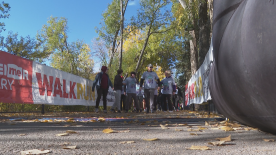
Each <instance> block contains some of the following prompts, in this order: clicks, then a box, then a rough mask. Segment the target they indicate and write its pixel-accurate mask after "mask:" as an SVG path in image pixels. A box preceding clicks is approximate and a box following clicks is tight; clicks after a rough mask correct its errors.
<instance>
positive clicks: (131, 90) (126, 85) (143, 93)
mask: <svg viewBox="0 0 276 155" xmlns="http://www.w3.org/2000/svg"><path fill="white" fill-rule="evenodd" d="M107 70H108V68H107V67H106V66H102V68H101V72H100V73H98V74H97V76H96V78H95V81H94V82H93V86H92V91H93V92H94V90H95V87H96V90H97V99H96V107H95V112H99V103H100V99H101V96H102V97H103V107H104V111H103V112H105V113H107V107H106V104H107V103H106V102H107V101H106V96H107V92H108V88H109V87H111V88H112V89H113V90H114V93H115V102H114V104H113V106H112V108H111V111H112V112H115V110H116V108H117V112H118V113H120V112H121V111H122V109H124V111H125V112H128V111H129V110H130V109H131V105H132V101H134V107H135V110H134V111H135V112H142V110H144V109H145V111H146V113H149V112H151V113H154V112H155V111H156V110H163V111H167V110H169V112H172V111H173V107H174V108H175V110H177V109H178V108H179V107H178V100H177V99H178V98H179V97H181V96H182V95H181V91H180V89H177V86H176V83H175V81H174V79H173V77H172V76H171V71H170V70H167V71H166V72H165V76H166V77H165V78H164V79H163V80H161V81H160V79H159V77H158V75H157V74H156V73H155V72H154V71H153V66H152V64H149V65H148V66H147V71H145V72H144V73H143V74H142V77H141V80H140V83H139V84H138V81H137V79H136V73H135V72H131V73H130V77H127V78H126V79H124V78H123V76H122V74H123V70H121V69H119V70H117V75H116V76H115V78H114V87H113V85H112V83H111V81H110V78H109V76H108V74H107V73H106V72H107ZM137 87H139V88H138V89H137ZM158 92H159V93H158ZM158 94H159V95H158ZM172 99H173V102H174V103H176V104H174V105H173V103H172ZM143 101H144V102H145V105H144V104H143Z"/></svg>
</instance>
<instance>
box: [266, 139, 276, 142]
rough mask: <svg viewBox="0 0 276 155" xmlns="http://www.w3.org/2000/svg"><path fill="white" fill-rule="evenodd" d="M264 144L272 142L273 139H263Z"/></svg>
mask: <svg viewBox="0 0 276 155" xmlns="http://www.w3.org/2000/svg"><path fill="white" fill-rule="evenodd" d="M264 141H265V142H274V141H275V140H274V139H264Z"/></svg>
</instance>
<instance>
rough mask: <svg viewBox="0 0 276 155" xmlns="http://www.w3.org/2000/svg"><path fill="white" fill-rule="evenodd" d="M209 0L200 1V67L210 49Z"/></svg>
mask: <svg viewBox="0 0 276 155" xmlns="http://www.w3.org/2000/svg"><path fill="white" fill-rule="evenodd" d="M207 3H208V0H204V1H200V3H199V22H198V23H199V42H198V43H199V44H198V47H199V53H198V67H200V66H201V64H202V63H203V61H204V59H205V55H206V54H207V52H208V50H209V46H210V43H209V39H210V26H209V19H208V5H207Z"/></svg>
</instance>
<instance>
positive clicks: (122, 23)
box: [119, 0, 124, 69]
mask: <svg viewBox="0 0 276 155" xmlns="http://www.w3.org/2000/svg"><path fill="white" fill-rule="evenodd" d="M123 6H124V5H123V0H121V44H120V45H121V51H120V61H119V68H120V69H122V61H123V32H124V8H123Z"/></svg>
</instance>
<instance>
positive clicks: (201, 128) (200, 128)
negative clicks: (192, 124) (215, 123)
mask: <svg viewBox="0 0 276 155" xmlns="http://www.w3.org/2000/svg"><path fill="white" fill-rule="evenodd" d="M206 129H207V128H203V127H199V128H198V130H206Z"/></svg>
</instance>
